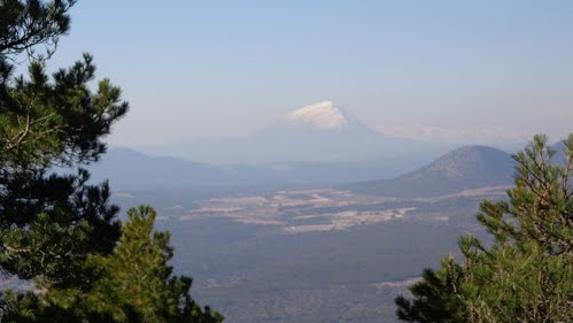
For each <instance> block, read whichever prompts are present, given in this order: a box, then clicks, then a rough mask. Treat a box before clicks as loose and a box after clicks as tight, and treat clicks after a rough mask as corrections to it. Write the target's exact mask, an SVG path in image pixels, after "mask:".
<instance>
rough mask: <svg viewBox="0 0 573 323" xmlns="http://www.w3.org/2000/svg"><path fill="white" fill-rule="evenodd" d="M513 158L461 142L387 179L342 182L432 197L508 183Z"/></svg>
mask: <svg viewBox="0 0 573 323" xmlns="http://www.w3.org/2000/svg"><path fill="white" fill-rule="evenodd" d="M512 172H513V160H512V159H511V156H510V155H509V154H508V153H506V152H504V151H502V150H499V149H496V148H492V147H486V146H465V147H461V148H458V149H455V150H453V151H451V152H449V153H447V154H446V155H444V156H442V157H440V158H438V159H436V160H435V161H433V162H432V163H430V164H428V165H426V166H424V167H422V168H420V169H418V170H415V171H413V172H410V173H406V174H404V175H401V176H399V177H397V178H394V179H391V180H376V181H367V182H361V183H354V184H350V185H346V186H345V187H346V188H347V189H350V190H352V191H354V192H360V193H365V194H374V195H384V196H390V197H434V196H440V195H446V194H452V193H456V192H459V191H462V190H466V189H473V188H479V187H486V186H497V185H507V184H510V183H511V179H512Z"/></svg>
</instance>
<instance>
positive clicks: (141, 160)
mask: <svg viewBox="0 0 573 323" xmlns="http://www.w3.org/2000/svg"><path fill="white" fill-rule="evenodd" d="M423 162H424V161H423V160H413V161H411V162H410V163H409V165H414V167H416V166H419V165H420V164H421V163H423ZM416 164H417V165H416ZM403 167H406V166H405V164H404V165H402V166H401V167H399V168H396V167H392V166H389V165H388V164H386V163H384V162H383V161H364V162H338V163H310V162H291V163H288V162H283V163H272V164H265V165H245V164H229V165H219V164H208V163H197V162H193V161H189V160H186V159H184V158H175V157H153V156H149V155H146V154H143V153H141V152H138V151H135V150H132V149H126V148H111V149H110V150H109V151H108V152H107V153H106V154H105V155H103V156H102V158H101V160H100V161H99V162H98V163H95V164H93V165H91V166H90V168H89V169H90V172H91V173H92V180H93V181H94V182H101V181H102V180H105V179H109V180H110V182H111V186H112V188H113V189H114V190H116V191H150V190H157V189H178V188H179V189H180V188H185V189H189V188H202V189H207V188H208V189H210V190H220V189H225V190H228V189H230V188H236V189H247V188H257V189H275V188H288V187H293V186H322V185H333V184H336V183H344V182H356V181H365V180H369V179H374V178H391V177H392V176H394V175H395V174H397V173H399V172H400V171H403Z"/></svg>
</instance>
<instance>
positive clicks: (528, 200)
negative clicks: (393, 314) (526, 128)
mask: <svg viewBox="0 0 573 323" xmlns="http://www.w3.org/2000/svg"><path fill="white" fill-rule="evenodd" d="M564 147H565V148H564V155H565V164H563V165H560V164H556V163H554V161H553V156H554V155H555V151H553V149H551V148H550V147H548V145H547V139H546V138H545V137H544V136H536V137H535V138H534V140H533V142H532V143H531V144H530V145H529V146H528V147H527V148H526V149H525V150H524V151H523V152H521V153H518V154H516V155H515V156H514V159H515V161H516V163H517V167H516V178H515V186H514V187H513V188H512V189H510V190H509V191H508V196H509V201H500V202H491V201H485V202H483V203H482V205H481V208H480V212H479V214H478V215H477V218H478V220H479V222H480V223H481V224H482V225H483V226H484V227H485V228H486V229H487V231H488V232H489V233H490V234H491V235H492V236H493V239H494V242H493V245H492V246H491V247H484V245H483V244H482V243H481V242H480V241H479V240H477V239H476V238H474V237H469V236H466V237H462V238H461V239H460V242H459V247H460V251H461V253H462V255H463V256H464V262H463V263H462V264H458V263H456V262H455V261H454V260H453V258H451V257H449V258H446V259H444V260H443V261H442V265H441V267H440V269H439V270H438V271H436V272H433V271H431V270H427V271H426V272H425V273H424V275H423V279H422V280H421V281H420V282H419V283H417V284H415V285H414V286H412V287H411V288H410V291H411V292H412V294H413V296H414V299H413V300H407V299H406V298H404V297H399V298H397V299H396V304H397V305H398V311H397V315H398V318H400V319H401V320H405V321H410V322H570V321H573V187H572V185H571V182H570V180H571V177H572V176H573V135H571V136H570V137H569V138H568V140H566V142H565V145H564Z"/></svg>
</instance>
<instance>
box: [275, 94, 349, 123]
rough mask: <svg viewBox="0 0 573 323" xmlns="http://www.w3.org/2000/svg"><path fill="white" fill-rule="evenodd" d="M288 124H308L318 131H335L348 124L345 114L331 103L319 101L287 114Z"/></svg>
mask: <svg viewBox="0 0 573 323" xmlns="http://www.w3.org/2000/svg"><path fill="white" fill-rule="evenodd" d="M286 119H287V121H288V122H289V123H290V124H300V123H303V124H309V125H311V126H313V127H315V128H318V129H337V128H341V127H344V126H345V125H347V124H348V120H347V118H346V116H345V114H344V113H343V112H342V111H341V110H340V109H339V108H337V107H336V106H335V105H334V103H332V101H321V102H318V103H315V104H311V105H307V106H304V107H302V108H300V109H298V110H295V111H293V112H291V113H289V114H288V115H287V117H286Z"/></svg>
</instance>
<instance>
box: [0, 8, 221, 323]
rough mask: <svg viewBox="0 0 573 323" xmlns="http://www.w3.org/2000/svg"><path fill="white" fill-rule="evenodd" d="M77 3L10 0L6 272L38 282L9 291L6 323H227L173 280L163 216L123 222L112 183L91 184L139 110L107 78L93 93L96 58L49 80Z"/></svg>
mask: <svg viewBox="0 0 573 323" xmlns="http://www.w3.org/2000/svg"><path fill="white" fill-rule="evenodd" d="M75 2H76V1H75V0H67V1H66V0H52V1H40V0H25V1H24V0H2V1H0V268H1V270H2V271H3V272H4V273H6V274H9V275H14V276H16V277H18V278H20V279H23V280H31V281H33V282H34V290H33V291H27V292H16V291H4V292H3V293H2V297H1V299H0V305H1V306H0V309H1V313H0V320H2V321H25V322H34V321H36V322H43V321H54V320H57V321H62V322H78V321H85V322H100V321H107V322H116V321H117V322H122V321H130V322H137V321H142V322H143V321H145V322H217V321H221V320H222V318H221V316H220V315H218V314H217V313H214V312H211V311H210V309H209V308H204V309H203V308H201V307H199V306H198V305H197V304H196V303H195V302H194V301H193V300H192V299H191V297H190V295H189V289H190V287H191V280H190V279H189V278H186V277H174V276H172V269H171V267H169V266H168V261H169V259H170V258H171V257H172V249H171V247H170V246H169V235H168V234H167V233H157V232H155V231H154V230H153V223H154V219H155V215H154V214H155V213H154V211H153V210H152V209H151V208H149V207H141V208H139V209H134V210H130V211H129V212H128V213H129V221H128V222H127V223H125V224H122V223H121V222H120V221H119V220H118V218H117V215H118V212H119V208H118V207H117V206H115V205H113V204H111V203H110V201H109V199H110V196H111V194H110V188H109V186H108V184H107V183H102V184H100V185H88V184H87V183H88V180H89V173H88V171H86V170H85V169H82V167H84V166H85V165H88V164H90V163H93V162H97V160H98V159H99V157H100V156H101V154H103V153H105V149H106V146H105V143H104V142H103V141H102V139H103V137H105V136H106V135H108V134H109V133H110V131H111V128H112V126H113V125H114V124H115V123H116V122H117V121H118V120H120V119H121V117H123V116H124V115H125V114H126V112H127V111H128V103H127V102H126V101H124V100H123V98H122V96H121V90H120V89H119V87H116V86H114V85H113V84H112V83H111V82H110V81H109V80H107V79H103V80H101V81H99V82H97V83H96V86H95V87H94V86H92V85H93V84H92V83H93V82H94V81H95V71H96V68H95V65H94V64H93V59H92V57H91V56H90V55H89V54H85V55H84V56H83V57H82V59H81V60H79V61H78V62H76V63H75V64H73V65H72V66H71V67H69V68H61V69H59V70H57V71H56V72H55V73H53V74H52V75H48V73H47V72H46V65H47V63H48V62H49V58H50V56H51V54H52V53H53V52H54V51H55V50H56V49H57V44H58V41H59V39H60V37H61V36H62V35H64V34H65V33H67V32H68V30H69V27H70V17H69V11H70V9H71V8H72V6H73V5H74V4H75ZM27 62H29V63H27ZM23 64H27V65H28V68H27V73H26V75H20V74H17V71H18V70H20V69H21V67H22V65H23ZM55 166H65V167H67V168H70V169H75V173H71V174H61V173H57V172H54V171H53V170H52V169H53V167H55ZM136 250H137V252H136ZM133 266H142V267H137V268H135V267H133ZM139 269H142V270H139Z"/></svg>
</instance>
